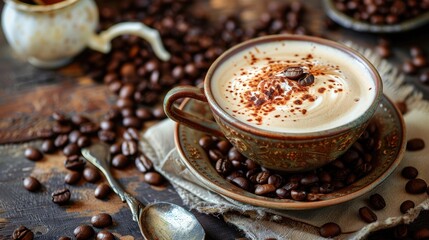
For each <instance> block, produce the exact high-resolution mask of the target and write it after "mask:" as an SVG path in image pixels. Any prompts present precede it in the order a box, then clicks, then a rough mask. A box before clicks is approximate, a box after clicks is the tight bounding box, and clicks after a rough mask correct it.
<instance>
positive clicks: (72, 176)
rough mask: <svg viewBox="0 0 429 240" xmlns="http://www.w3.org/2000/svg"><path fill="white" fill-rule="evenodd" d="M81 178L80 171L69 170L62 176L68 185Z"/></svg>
mask: <svg viewBox="0 0 429 240" xmlns="http://www.w3.org/2000/svg"><path fill="white" fill-rule="evenodd" d="M81 178H82V173H80V172H74V171H71V172H69V173H67V175H66V176H65V177H64V182H65V183H67V184H70V185H74V184H76V183H78V182H79V181H80V179H81Z"/></svg>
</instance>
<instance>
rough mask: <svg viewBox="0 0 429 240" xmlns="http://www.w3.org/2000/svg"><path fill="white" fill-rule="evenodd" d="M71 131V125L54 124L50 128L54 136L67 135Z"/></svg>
mask: <svg viewBox="0 0 429 240" xmlns="http://www.w3.org/2000/svg"><path fill="white" fill-rule="evenodd" d="M72 130H73V127H72V126H71V124H59V123H55V124H54V125H53V126H52V131H53V132H54V133H56V134H68V133H70V132H71V131H72Z"/></svg>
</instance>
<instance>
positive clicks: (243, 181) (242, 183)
mask: <svg viewBox="0 0 429 240" xmlns="http://www.w3.org/2000/svg"><path fill="white" fill-rule="evenodd" d="M232 183H233V184H235V185H237V186H238V187H240V188H242V189H244V190H247V191H249V190H250V188H251V184H250V181H249V180H247V178H244V177H236V178H234V179H232Z"/></svg>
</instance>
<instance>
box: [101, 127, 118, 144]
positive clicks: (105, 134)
mask: <svg viewBox="0 0 429 240" xmlns="http://www.w3.org/2000/svg"><path fill="white" fill-rule="evenodd" d="M98 138H99V139H100V140H101V141H103V142H106V143H113V142H115V140H116V133H115V132H113V131H109V130H101V131H98Z"/></svg>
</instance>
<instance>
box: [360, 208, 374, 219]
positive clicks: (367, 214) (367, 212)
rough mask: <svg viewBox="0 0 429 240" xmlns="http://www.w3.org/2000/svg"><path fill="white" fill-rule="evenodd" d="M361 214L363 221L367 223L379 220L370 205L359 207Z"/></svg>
mask: <svg viewBox="0 0 429 240" xmlns="http://www.w3.org/2000/svg"><path fill="white" fill-rule="evenodd" d="M359 216H360V218H361V219H362V220H363V221H365V222H367V223H372V222H375V221H377V215H375V213H374V212H373V211H371V209H369V208H368V207H361V208H359Z"/></svg>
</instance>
